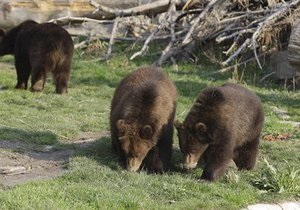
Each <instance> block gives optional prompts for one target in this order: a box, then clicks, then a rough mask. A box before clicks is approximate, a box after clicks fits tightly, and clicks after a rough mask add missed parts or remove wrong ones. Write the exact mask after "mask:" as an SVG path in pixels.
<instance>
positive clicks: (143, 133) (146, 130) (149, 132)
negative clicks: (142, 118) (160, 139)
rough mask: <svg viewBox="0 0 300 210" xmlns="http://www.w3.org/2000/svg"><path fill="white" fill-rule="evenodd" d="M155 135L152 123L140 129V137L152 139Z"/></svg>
mask: <svg viewBox="0 0 300 210" xmlns="http://www.w3.org/2000/svg"><path fill="white" fill-rule="evenodd" d="M152 136H153V129H152V127H151V126H150V125H145V126H143V127H142V129H141V130H140V137H141V138H143V139H150V138H151V137H152Z"/></svg>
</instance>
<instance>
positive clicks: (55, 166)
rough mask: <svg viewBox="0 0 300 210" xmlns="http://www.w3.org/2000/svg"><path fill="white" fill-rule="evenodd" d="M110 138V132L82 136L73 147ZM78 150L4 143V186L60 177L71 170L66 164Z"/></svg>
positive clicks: (0, 144) (0, 158)
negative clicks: (106, 137) (102, 138)
mask: <svg viewBox="0 0 300 210" xmlns="http://www.w3.org/2000/svg"><path fill="white" fill-rule="evenodd" d="M108 135H109V133H108V132H87V133H82V134H80V135H79V136H78V137H76V138H75V139H74V140H72V141H70V144H72V145H75V147H74V148H76V147H86V146H89V145H91V143H93V142H94V141H95V140H96V139H99V138H101V137H104V136H108ZM74 151H75V150H74V149H59V150H56V149H54V148H53V147H52V146H43V147H41V146H37V145H30V144H24V143H22V142H12V141H6V140H0V185H2V186H3V187H5V188H6V187H12V186H15V185H17V184H21V183H25V182H28V181H32V180H41V179H49V178H53V177H57V176H60V175H62V174H63V173H65V172H67V171H68V169H67V167H66V165H67V163H68V162H69V159H70V157H72V155H73V154H74Z"/></svg>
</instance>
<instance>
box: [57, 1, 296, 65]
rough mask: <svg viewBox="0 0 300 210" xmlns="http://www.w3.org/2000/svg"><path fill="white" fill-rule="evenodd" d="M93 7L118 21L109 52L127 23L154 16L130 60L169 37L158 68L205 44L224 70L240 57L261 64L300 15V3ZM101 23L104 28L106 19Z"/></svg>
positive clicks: (157, 3) (281, 43)
mask: <svg viewBox="0 0 300 210" xmlns="http://www.w3.org/2000/svg"><path fill="white" fill-rule="evenodd" d="M91 4H92V5H93V6H94V7H95V11H94V13H97V12H101V13H104V14H107V15H106V16H107V17H109V19H110V21H112V22H113V27H112V33H111V36H110V38H109V43H110V44H109V50H108V54H110V53H111V47H112V45H113V43H114V40H117V39H120V38H122V37H118V36H117V35H116V34H117V30H118V26H119V25H120V24H121V23H122V19H124V18H126V17H128V16H137V15H139V16H140V15H143V16H148V17H151V18H152V20H153V22H152V24H149V25H147V27H146V28H147V31H148V33H143V34H139V36H136V37H134V38H135V39H132V36H131V37H128V38H131V39H132V40H133V41H142V47H141V49H140V50H139V51H138V52H136V53H134V54H133V55H132V56H131V59H134V58H136V57H137V56H142V55H144V54H146V53H147V49H148V46H149V44H150V43H151V42H153V41H154V40H157V39H160V38H161V39H167V42H164V43H166V44H165V48H164V50H163V51H162V52H161V54H160V57H159V59H158V60H157V61H156V64H157V65H162V64H163V63H165V62H167V61H170V60H172V61H176V60H177V59H178V58H180V57H182V56H183V55H190V54H192V53H193V51H194V50H195V49H199V46H201V45H202V46H205V45H206V46H222V47H220V48H219V49H222V60H221V61H219V62H220V63H221V64H222V65H223V66H227V65H229V64H232V63H233V61H236V60H237V59H238V60H239V62H240V63H245V62H247V61H249V60H251V59H252V60H253V59H255V60H257V62H258V64H259V66H260V63H259V56H261V55H263V54H266V53H268V52H270V51H271V50H274V49H275V50H276V49H278V48H280V47H284V46H285V45H284V44H286V43H287V42H288V39H289V35H290V32H291V27H292V25H293V23H294V21H295V20H296V19H298V18H299V16H300V0H285V1H283V0H156V1H151V3H147V4H143V5H140V6H136V7H133V8H128V9H116V8H108V7H105V6H102V5H100V4H98V3H96V2H94V1H91ZM157 16H159V18H157ZM153 17H156V18H153ZM67 19H68V20H72V18H67ZM63 20H65V19H63V18H61V19H59V20H52V21H54V22H58V23H59V22H60V21H61V22H62V21H63ZM84 21H95V20H92V19H88V18H85V19H84ZM98 21H99V24H100V23H101V20H98ZM155 21H156V22H155ZM141 27H145V25H144V26H141ZM123 38H126V37H123ZM89 40H90V39H89ZM211 44H213V45H211Z"/></svg>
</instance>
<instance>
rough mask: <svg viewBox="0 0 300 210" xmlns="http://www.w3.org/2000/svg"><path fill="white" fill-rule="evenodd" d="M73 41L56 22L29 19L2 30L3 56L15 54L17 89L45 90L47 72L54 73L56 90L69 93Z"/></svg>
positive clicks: (0, 53) (0, 39) (0, 35)
mask: <svg viewBox="0 0 300 210" xmlns="http://www.w3.org/2000/svg"><path fill="white" fill-rule="evenodd" d="M73 49H74V45H73V40H72V38H71V36H70V34H69V33H68V32H67V31H66V30H65V29H63V28H62V27H60V26H58V25H56V24H53V23H42V24H38V23H36V22H35V21H32V20H27V21H24V22H23V23H21V24H19V25H18V26H16V27H14V28H12V29H10V30H9V31H8V32H7V33H5V31H4V30H3V29H0V56H3V55H8V54H11V55H14V57H15V67H16V71H17V81H18V82H17V85H16V88H17V89H27V82H28V79H29V76H30V75H31V88H30V90H31V91H42V90H43V89H44V84H45V81H46V75H47V73H48V72H52V74H53V79H54V82H55V86H56V89H55V92H56V93H59V94H62V93H67V88H68V80H69V76H70V67H71V62H72V56H73Z"/></svg>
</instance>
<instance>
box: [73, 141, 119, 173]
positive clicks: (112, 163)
mask: <svg viewBox="0 0 300 210" xmlns="http://www.w3.org/2000/svg"><path fill="white" fill-rule="evenodd" d="M73 156H75V157H76V156H77V157H87V158H91V159H93V160H95V161H96V162H97V163H98V164H100V165H104V166H107V167H109V168H110V169H112V170H118V169H120V168H121V169H122V168H123V167H122V165H121V164H120V162H119V158H118V157H117V155H116V154H114V153H113V152H112V148H111V141H110V137H102V138H99V139H97V140H96V141H95V142H92V143H91V144H89V145H88V146H84V145H83V146H81V145H78V144H77V145H76V152H75V154H74V155H73Z"/></svg>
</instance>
